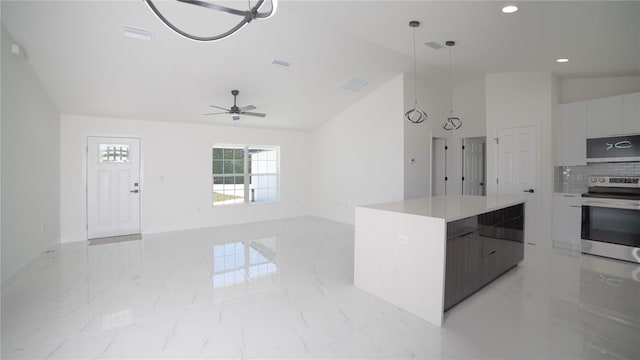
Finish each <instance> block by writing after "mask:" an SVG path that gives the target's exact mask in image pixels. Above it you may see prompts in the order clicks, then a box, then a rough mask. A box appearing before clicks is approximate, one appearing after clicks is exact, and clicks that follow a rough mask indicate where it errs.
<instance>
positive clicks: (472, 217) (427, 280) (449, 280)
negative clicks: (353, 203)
mask: <svg viewBox="0 0 640 360" xmlns="http://www.w3.org/2000/svg"><path fill="white" fill-rule="evenodd" d="M524 202H525V198H520V197H512V196H502V197H498V196H469V195H444V196H435V197H430V198H421V199H413V200H405V201H398V202H391V203H384V204H375V205H368V206H358V207H356V214H355V248H354V285H355V286H356V287H358V288H360V289H362V290H364V291H367V292H369V293H371V294H373V295H375V296H377V297H379V298H381V299H383V300H385V301H388V302H390V303H391V304H394V305H396V306H398V307H400V308H401V309H404V310H406V311H408V312H410V313H412V314H414V315H417V316H418V317H420V318H422V319H424V320H427V321H428V322H430V323H432V324H434V325H437V326H442V322H443V315H444V312H445V310H448V309H450V308H451V307H453V306H455V304H457V303H459V302H460V301H462V300H464V299H465V298H466V297H468V296H470V295H471V294H473V293H474V292H475V291H477V290H478V289H480V288H482V287H483V286H484V285H486V284H487V283H489V282H490V281H492V280H494V279H495V278H497V277H499V276H500V275H501V274H503V273H504V272H506V271H508V270H509V269H511V268H512V267H514V266H516V265H517V263H518V262H520V261H521V260H522V259H523V257H524Z"/></svg>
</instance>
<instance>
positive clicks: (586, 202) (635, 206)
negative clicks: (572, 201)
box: [582, 198, 640, 210]
mask: <svg viewBox="0 0 640 360" xmlns="http://www.w3.org/2000/svg"><path fill="white" fill-rule="evenodd" d="M582 206H593V207H601V208H612V209H629V210H640V201H638V200H624V199H606V200H598V199H595V198H582Z"/></svg>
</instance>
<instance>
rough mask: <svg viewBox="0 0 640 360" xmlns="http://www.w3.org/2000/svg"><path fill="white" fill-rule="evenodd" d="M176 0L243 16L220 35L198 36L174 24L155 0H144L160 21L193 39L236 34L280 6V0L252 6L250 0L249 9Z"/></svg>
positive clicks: (262, 0) (269, 15)
mask: <svg viewBox="0 0 640 360" xmlns="http://www.w3.org/2000/svg"><path fill="white" fill-rule="evenodd" d="M176 1H179V2H181V3H186V4H190V5H196V6H200V7H203V8H207V9H211V10H216V11H221V12H224V13H227V14H231V15H235V16H238V17H240V18H241V20H240V21H239V22H238V23H237V24H236V25H235V26H233V27H232V28H231V29H229V30H228V31H226V32H223V33H221V34H218V35H212V36H197V35H192V34H189V33H187V32H185V31H183V30H180V29H179V28H178V27H177V26H175V25H174V24H172V23H171V22H170V21H169V20H168V19H167V18H166V17H165V16H164V15H162V14H161V13H160V10H158V8H157V7H156V5H155V4H154V3H153V1H151V0H144V2H145V3H146V4H147V5H148V6H149V8H150V9H151V11H153V13H154V14H155V15H156V16H157V17H158V19H160V21H162V22H163V23H164V24H165V25H166V26H167V27H168V28H169V29H171V30H173V31H174V32H175V33H176V34H178V35H181V36H184V37H186V38H187V39H191V40H195V41H217V40H221V39H224V38H226V37H228V36H231V35H233V34H235V33H236V32H237V31H238V30H240V29H242V28H243V27H244V26H245V25H247V24H248V23H250V22H251V21H253V20H254V19H256V20H264V19H268V18H270V17H272V16H273V15H274V14H275V13H276V10H277V8H278V0H258V2H257V3H256V4H255V6H253V7H251V2H250V1H249V8H248V9H247V10H239V9H234V8H230V7H226V6H222V5H218V4H213V3H211V2H207V1H200V0H176ZM265 3H270V4H271V7H270V9H268V10H267V11H263V6H264V5H265ZM265 8H268V7H266V6H265Z"/></svg>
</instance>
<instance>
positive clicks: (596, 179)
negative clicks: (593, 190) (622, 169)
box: [589, 175, 640, 188]
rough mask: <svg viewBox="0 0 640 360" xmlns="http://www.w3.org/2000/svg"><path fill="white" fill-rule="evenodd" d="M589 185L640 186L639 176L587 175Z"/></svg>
mask: <svg viewBox="0 0 640 360" xmlns="http://www.w3.org/2000/svg"><path fill="white" fill-rule="evenodd" d="M589 186H590V187H601V186H606V187H631V188H635V187H637V188H640V176H602V175H597V176H589Z"/></svg>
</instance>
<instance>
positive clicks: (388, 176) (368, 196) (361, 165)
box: [310, 75, 404, 224]
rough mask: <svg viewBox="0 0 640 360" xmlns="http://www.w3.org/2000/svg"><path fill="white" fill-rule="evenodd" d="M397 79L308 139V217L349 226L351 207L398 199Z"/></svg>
mask: <svg viewBox="0 0 640 360" xmlns="http://www.w3.org/2000/svg"><path fill="white" fill-rule="evenodd" d="M402 117H403V76H402V75H399V76H397V77H396V78H394V79H393V80H391V81H390V82H389V83H387V84H386V85H384V86H382V87H381V88H380V89H378V90H376V91H375V92H373V93H372V94H371V95H369V96H368V97H366V98H365V99H363V100H361V101H360V102H358V103H356V104H354V105H353V106H351V107H350V108H348V109H347V110H345V111H344V112H342V113H341V114H340V115H338V116H337V117H335V118H334V119H331V120H330V121H328V122H326V123H325V124H323V125H322V126H320V127H319V128H318V129H316V130H315V131H314V132H313V135H312V141H313V142H312V148H313V155H312V164H313V169H312V171H311V174H312V176H311V177H312V186H311V189H310V191H311V194H312V204H313V210H312V213H313V215H316V216H320V217H324V218H327V219H331V220H335V221H340V222H344V223H348V224H353V221H354V209H355V206H357V205H363V204H371V203H379V202H388V201H397V200H402V198H403V184H404V176H403V174H404V172H403V161H402V159H403V146H402V141H403V121H404V120H403V118H402Z"/></svg>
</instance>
